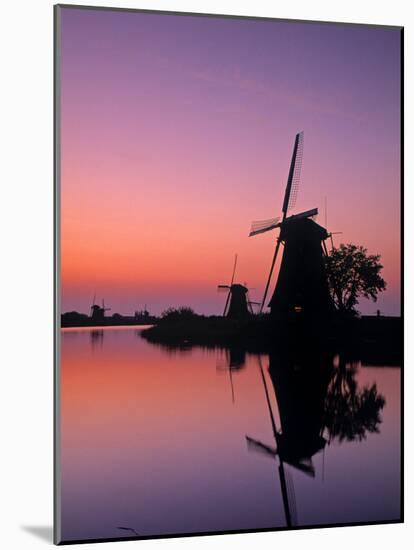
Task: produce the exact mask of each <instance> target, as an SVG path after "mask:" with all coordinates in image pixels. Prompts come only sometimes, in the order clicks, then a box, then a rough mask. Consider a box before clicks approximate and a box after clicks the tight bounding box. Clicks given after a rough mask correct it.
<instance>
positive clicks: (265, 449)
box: [246, 435, 277, 458]
mask: <svg viewBox="0 0 414 550" xmlns="http://www.w3.org/2000/svg"><path fill="white" fill-rule="evenodd" d="M246 441H247V448H248V449H249V451H256V452H257V453H260V454H264V455H266V456H270V457H272V458H275V456H276V455H277V449H273V448H272V447H270V446H269V445H265V444H264V443H262V442H261V441H258V440H257V439H253V438H252V437H249V436H248V435H246Z"/></svg>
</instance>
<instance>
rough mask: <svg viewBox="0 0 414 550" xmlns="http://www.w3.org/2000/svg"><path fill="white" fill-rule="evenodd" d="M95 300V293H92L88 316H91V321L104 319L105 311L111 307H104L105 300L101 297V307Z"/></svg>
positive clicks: (96, 321) (97, 321)
mask: <svg viewBox="0 0 414 550" xmlns="http://www.w3.org/2000/svg"><path fill="white" fill-rule="evenodd" d="M95 302H96V295H94V297H93V302H92V305H91V313H90V317H91V319H92V321H94V322H95V323H99V322H103V321H104V319H105V311H110V310H111V308H110V307H105V300H104V299H102V307H101V306H98V304H96V303H95Z"/></svg>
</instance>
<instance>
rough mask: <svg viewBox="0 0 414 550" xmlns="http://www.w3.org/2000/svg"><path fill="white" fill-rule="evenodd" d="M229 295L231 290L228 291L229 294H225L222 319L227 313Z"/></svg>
mask: <svg viewBox="0 0 414 550" xmlns="http://www.w3.org/2000/svg"><path fill="white" fill-rule="evenodd" d="M230 295H231V290H230V289H229V293H228V294H227V299H226V303H225V305H224V311H223V317H225V316H226V313H227V308H228V306H229V302H230Z"/></svg>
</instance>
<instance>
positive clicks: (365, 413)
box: [325, 355, 385, 442]
mask: <svg viewBox="0 0 414 550" xmlns="http://www.w3.org/2000/svg"><path fill="white" fill-rule="evenodd" d="M357 371H358V363H355V362H350V363H346V361H345V358H344V356H343V355H338V356H337V357H335V360H334V366H333V373H332V377H331V381H330V383H329V386H328V391H327V394H326V399H325V423H326V427H327V428H328V431H329V440H330V441H331V440H332V439H338V440H339V441H340V442H342V441H354V440H358V441H362V440H363V439H365V438H366V437H367V434H368V433H379V424H380V423H381V416H380V412H381V410H382V409H383V408H384V406H385V399H384V397H383V396H382V395H381V394H379V393H378V390H377V385H376V384H375V383H374V384H372V385H371V386H366V387H363V388H362V389H360V388H358V383H357V381H356V379H355V377H356V374H357Z"/></svg>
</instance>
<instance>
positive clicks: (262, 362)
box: [60, 327, 401, 541]
mask: <svg viewBox="0 0 414 550" xmlns="http://www.w3.org/2000/svg"><path fill="white" fill-rule="evenodd" d="M141 330H142V327H117V328H102V329H100V328H81V329H63V330H62V332H61V415H60V416H61V419H60V422H61V424H60V431H61V440H60V445H61V447H60V455H61V495H62V500H61V502H62V506H61V526H62V538H63V540H66V541H70V540H78V539H98V538H114V537H124V536H125V537H128V536H134V534H135V533H136V534H138V536H156V535H167V534H168V535H170V534H191V533H208V532H220V531H226V532H227V531H241V530H259V529H279V528H285V527H287V526H293V527H294V526H312V525H332V524H343V523H354V522H356V523H359V522H375V521H387V520H398V519H399V517H400V462H401V459H400V449H401V443H400V374H401V372H400V368H399V367H395V366H393V367H390V366H387V365H377V366H372V365H365V364H361V362H360V361H358V360H356V359H355V358H354V359H352V361H350V360H348V359H347V358H346V357H344V356H340V355H338V354H336V355H335V354H333V356H332V357H328V358H324V359H323V361H322V362H324V363H325V366H324V365H322V367H321V366H320V365H319V367H318V368H317V369H315V368H314V366H313V365H312V364H311V363H312V361H310V364H306V361H305V362H303V361H302V362H299V363H297V361H296V360H292V361H291V364H289V365H286V364H284V363H286V361H288V362H289V360H286V358H280V357H278V356H272V357H271V356H268V355H253V354H246V353H244V352H243V351H241V350H234V349H232V350H225V349H221V350H217V349H206V348H200V347H194V348H188V349H178V350H177V349H171V348H165V347H163V346H158V345H154V344H150V343H148V342H147V341H146V340H145V339H144V338H142V336H141ZM295 361H296V362H295ZM269 367H270V368H269Z"/></svg>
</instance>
